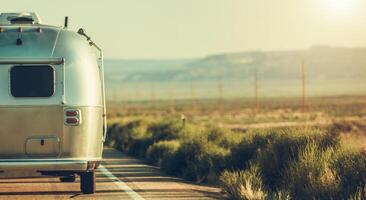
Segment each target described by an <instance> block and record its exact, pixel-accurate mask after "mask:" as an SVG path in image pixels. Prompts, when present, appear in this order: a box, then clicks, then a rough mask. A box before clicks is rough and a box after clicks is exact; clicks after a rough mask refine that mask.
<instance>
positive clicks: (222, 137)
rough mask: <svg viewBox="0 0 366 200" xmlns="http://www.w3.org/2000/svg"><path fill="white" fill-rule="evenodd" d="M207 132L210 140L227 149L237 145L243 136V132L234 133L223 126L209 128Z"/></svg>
mask: <svg viewBox="0 0 366 200" xmlns="http://www.w3.org/2000/svg"><path fill="white" fill-rule="evenodd" d="M206 132H207V139H208V141H210V142H213V143H215V144H217V145H218V146H220V147H223V148H226V149H231V148H233V147H234V146H236V145H237V144H238V143H240V141H241V138H242V134H238V133H234V132H232V131H230V130H227V129H223V128H209V129H208V130H207V131H206Z"/></svg>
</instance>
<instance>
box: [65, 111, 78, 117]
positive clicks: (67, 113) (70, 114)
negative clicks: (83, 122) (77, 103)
mask: <svg viewBox="0 0 366 200" xmlns="http://www.w3.org/2000/svg"><path fill="white" fill-rule="evenodd" d="M78 114H79V112H78V111H77V110H67V111H66V116H68V117H75V116H78Z"/></svg>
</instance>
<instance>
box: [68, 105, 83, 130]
mask: <svg viewBox="0 0 366 200" xmlns="http://www.w3.org/2000/svg"><path fill="white" fill-rule="evenodd" d="M65 124H66V125H69V126H76V125H80V124H81V112H80V110H78V109H71V108H69V109H66V110H65Z"/></svg>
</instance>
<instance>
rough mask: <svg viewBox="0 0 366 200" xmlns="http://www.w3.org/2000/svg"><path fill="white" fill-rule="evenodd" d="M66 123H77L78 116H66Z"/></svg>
mask: <svg viewBox="0 0 366 200" xmlns="http://www.w3.org/2000/svg"><path fill="white" fill-rule="evenodd" d="M66 123H67V124H71V125H72V124H78V123H79V119H78V118H66Z"/></svg>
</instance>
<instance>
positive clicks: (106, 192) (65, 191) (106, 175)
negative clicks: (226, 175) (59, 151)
mask: <svg viewBox="0 0 366 200" xmlns="http://www.w3.org/2000/svg"><path fill="white" fill-rule="evenodd" d="M79 188H80V186H79V179H77V180H76V182H74V183H61V182H60V181H59V179H58V178H28V179H23V178H22V179H0V199H69V198H76V199H131V200H143V199H174V200H176V199H178V200H180V199H222V196H221V195H220V189H218V188H215V187H209V186H203V185H196V184H193V183H190V182H186V181H184V180H181V179H178V178H174V177H169V176H166V175H164V174H163V173H161V172H160V170H159V169H158V168H156V167H153V166H149V165H146V164H144V163H143V162H141V161H140V160H137V159H134V158H131V157H128V156H126V155H124V154H122V153H120V152H118V151H116V150H114V149H111V148H105V151H104V161H103V163H102V165H101V167H100V168H99V169H98V172H97V192H96V193H95V194H92V195H84V194H81V193H80V189H79Z"/></svg>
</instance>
